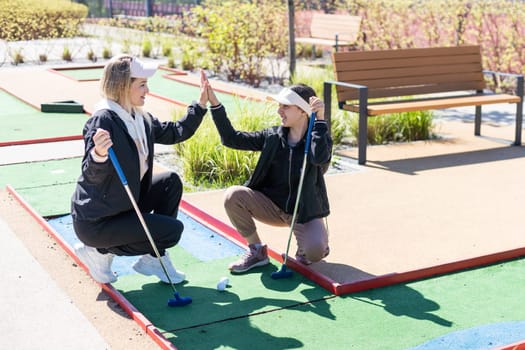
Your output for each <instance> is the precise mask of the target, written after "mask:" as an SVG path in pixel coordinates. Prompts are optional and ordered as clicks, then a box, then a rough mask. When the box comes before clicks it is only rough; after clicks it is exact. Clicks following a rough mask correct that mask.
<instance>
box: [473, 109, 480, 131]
mask: <svg viewBox="0 0 525 350" xmlns="http://www.w3.org/2000/svg"><path fill="white" fill-rule="evenodd" d="M474 135H476V136H479V135H481V106H476V116H475V117H474Z"/></svg>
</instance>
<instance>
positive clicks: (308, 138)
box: [304, 112, 316, 154]
mask: <svg viewBox="0 0 525 350" xmlns="http://www.w3.org/2000/svg"><path fill="white" fill-rule="evenodd" d="M315 116H316V113H315V112H312V114H310V121H309V123H308V132H307V133H306V145H305V146H304V154H308V150H309V149H310V141H311V140H312V129H313V128H314V121H315Z"/></svg>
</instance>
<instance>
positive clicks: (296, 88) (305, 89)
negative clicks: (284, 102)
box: [290, 84, 317, 103]
mask: <svg viewBox="0 0 525 350" xmlns="http://www.w3.org/2000/svg"><path fill="white" fill-rule="evenodd" d="M290 90H292V91H293V92H295V93H296V94H297V95H299V96H301V97H302V98H303V100H305V101H306V102H308V103H310V97H312V96H317V95H316V94H315V91H314V89H312V88H311V87H309V86H308V85H306V84H294V85H292V86H290Z"/></svg>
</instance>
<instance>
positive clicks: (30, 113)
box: [0, 90, 88, 142]
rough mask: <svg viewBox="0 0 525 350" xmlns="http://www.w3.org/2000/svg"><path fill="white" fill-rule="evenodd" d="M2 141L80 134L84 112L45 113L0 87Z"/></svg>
mask: <svg viewBox="0 0 525 350" xmlns="http://www.w3.org/2000/svg"><path fill="white" fill-rule="evenodd" d="M0 105H1V106H2V108H1V109H0V119H1V120H2V128H0V142H13V141H25V140H33V139H42V138H54V137H64V136H80V135H81V134H82V128H83V127H84V124H85V122H86V120H87V118H88V115H87V114H84V113H43V112H40V111H39V110H37V109H35V108H33V107H31V106H30V105H28V104H26V103H24V102H23V101H21V100H19V99H17V98H15V97H13V96H11V95H10V94H8V93H6V92H4V91H1V90H0Z"/></svg>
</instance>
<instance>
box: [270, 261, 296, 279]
mask: <svg viewBox="0 0 525 350" xmlns="http://www.w3.org/2000/svg"><path fill="white" fill-rule="evenodd" d="M292 274H293V272H292V271H288V270H287V269H286V265H283V266H282V267H281V269H280V270H279V271H276V272H272V275H271V276H272V278H273V279H274V280H277V279H283V278H290V277H292Z"/></svg>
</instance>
